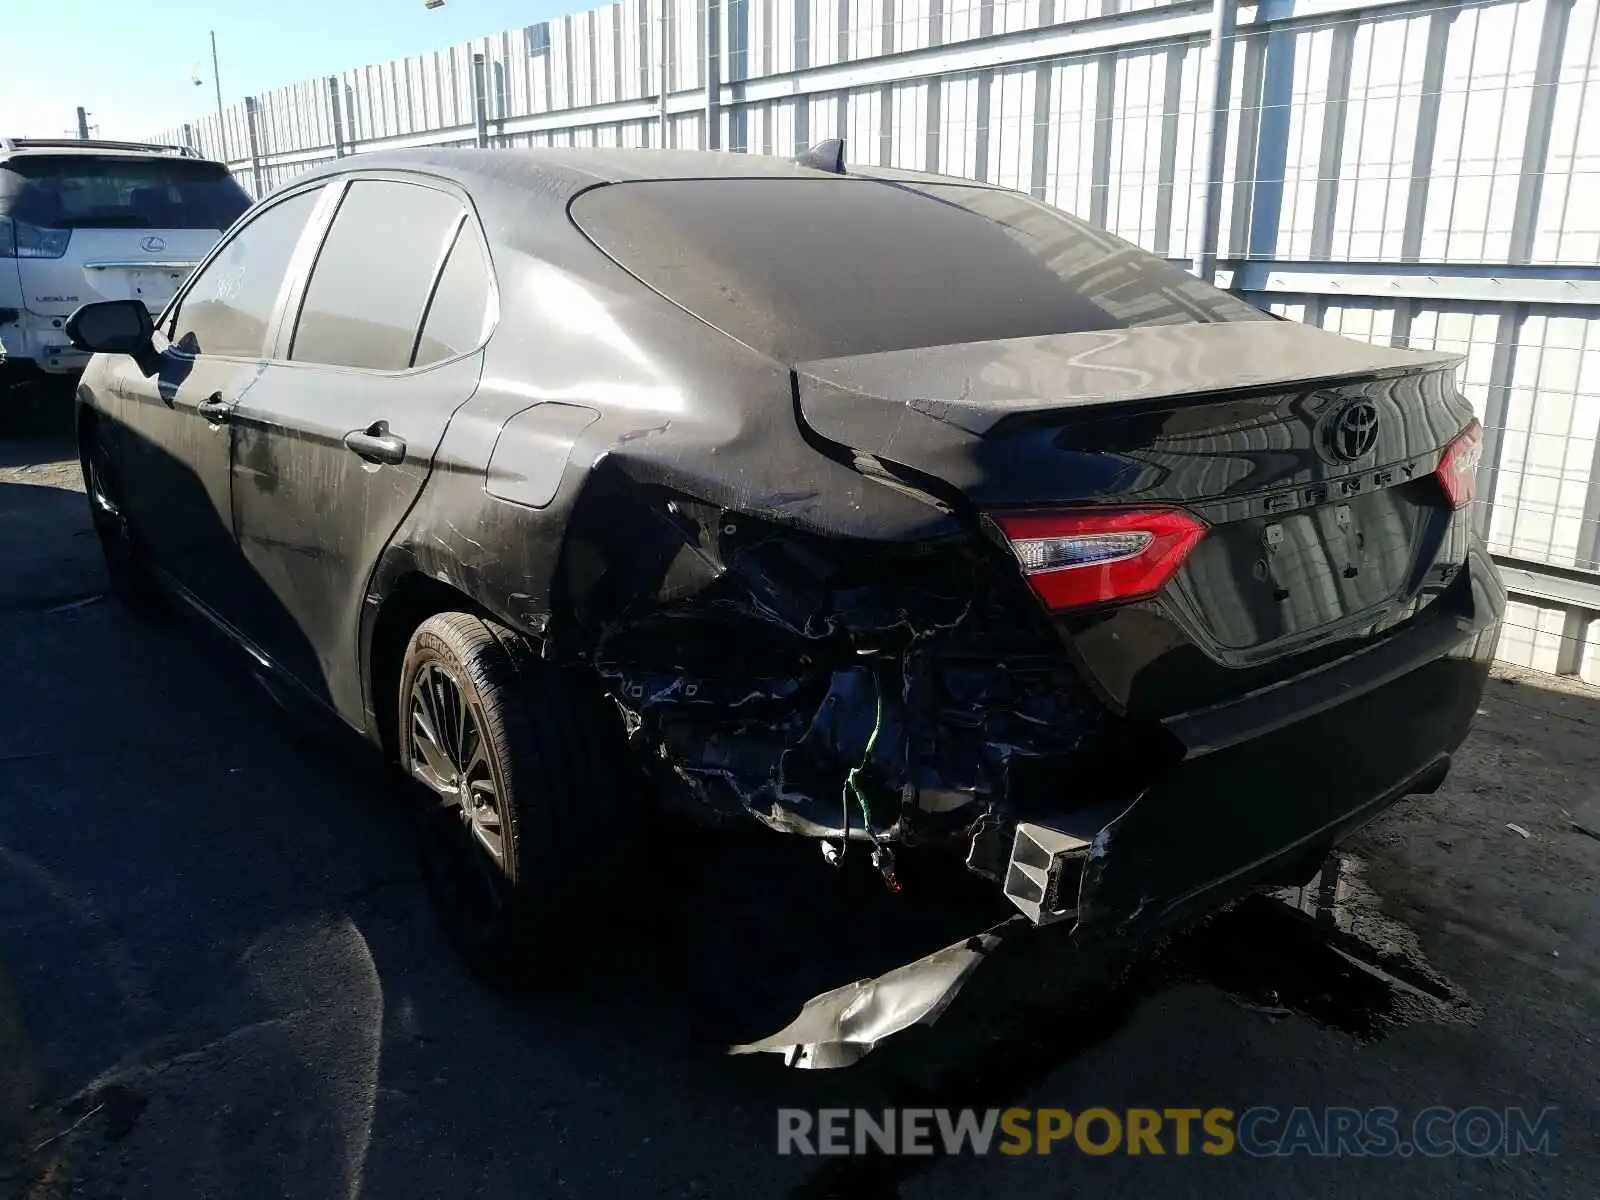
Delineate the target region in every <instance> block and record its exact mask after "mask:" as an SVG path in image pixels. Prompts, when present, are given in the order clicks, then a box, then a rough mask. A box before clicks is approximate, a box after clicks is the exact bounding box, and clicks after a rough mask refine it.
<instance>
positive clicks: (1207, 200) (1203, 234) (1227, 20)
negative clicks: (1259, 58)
mask: <svg viewBox="0 0 1600 1200" xmlns="http://www.w3.org/2000/svg"><path fill="white" fill-rule="evenodd" d="M1237 3H1238V0H1214V3H1213V4H1212V8H1211V111H1210V112H1209V113H1208V114H1207V118H1206V126H1205V127H1206V151H1207V153H1206V173H1205V180H1204V183H1205V194H1204V202H1203V206H1202V209H1201V221H1200V245H1199V246H1198V247H1197V248H1196V249H1195V254H1194V273H1195V274H1196V275H1198V276H1200V278H1201V279H1204V280H1205V281H1206V282H1207V283H1210V282H1212V281H1213V280H1215V279H1216V277H1217V239H1218V238H1219V237H1220V236H1221V233H1222V173H1223V170H1224V167H1225V164H1226V162H1227V157H1228V103H1229V101H1230V100H1231V99H1232V96H1233V39H1234V32H1235V30H1236V29H1237V28H1238V22H1237V17H1238V7H1237Z"/></svg>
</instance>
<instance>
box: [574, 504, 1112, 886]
mask: <svg viewBox="0 0 1600 1200" xmlns="http://www.w3.org/2000/svg"><path fill="white" fill-rule="evenodd" d="M659 507H660V510H661V513H660V517H659V519H658V520H657V521H655V522H654V523H653V524H652V523H648V522H635V523H634V528H635V529H636V530H638V529H640V528H645V529H650V530H652V532H653V533H654V534H655V535H657V536H661V537H663V538H664V540H665V543H666V544H663V545H660V546H658V547H655V548H651V547H649V546H646V545H642V544H638V543H636V544H635V545H634V546H633V550H632V554H631V556H630V561H631V563H632V565H633V566H632V570H633V574H632V576H631V577H630V578H629V579H627V580H626V582H625V583H624V584H623V585H622V586H618V587H616V588H615V589H614V590H613V591H611V592H610V594H609V596H608V597H602V595H601V593H602V590H603V589H602V587H601V586H600V584H599V583H598V582H597V583H596V584H594V585H593V586H592V587H590V588H589V589H588V591H587V592H586V593H581V594H579V595H578V596H577V597H576V598H577V599H578V600H579V603H580V607H582V608H583V609H584V610H586V611H587V612H589V613H590V614H592V626H591V628H592V629H593V640H594V644H595V648H594V651H593V655H592V661H593V662H594V664H595V666H596V667H597V669H598V670H599V673H600V676H601V678H602V679H603V680H604V681H605V683H606V685H607V687H608V688H609V690H610V691H611V693H612V695H613V697H614V698H615V699H616V701H617V703H618V704H619V706H620V707H621V708H622V709H623V711H624V713H625V714H626V717H627V722H628V726H629V728H630V730H631V731H632V732H633V733H634V735H635V736H634V742H635V745H636V747H637V748H638V749H639V750H640V751H641V752H642V754H643V758H644V761H645V762H646V764H647V766H649V767H650V768H651V769H652V771H653V773H654V774H655V775H656V777H657V779H658V781H659V782H660V783H661V784H662V785H663V792H664V793H667V794H668V795H669V796H677V797H681V798H684V799H687V800H689V801H690V804H689V805H688V806H687V807H688V810H689V811H690V812H691V813H693V814H696V815H701V816H710V817H717V816H738V815H744V814H748V815H752V816H754V817H756V818H757V819H758V820H760V821H762V822H763V823H764V824H766V825H768V826H770V827H772V828H774V829H778V830H780V831H783V832H787V833H795V834H799V835H801V836H807V837H822V838H830V839H843V840H844V841H859V840H867V841H871V842H873V843H874V844H881V843H884V842H909V841H913V840H920V841H943V840H947V839H948V840H953V841H954V842H956V843H957V847H958V849H960V851H961V852H962V853H963V854H965V853H966V851H967V849H968V846H967V845H966V844H965V839H970V834H971V831H972V830H973V828H974V826H975V822H978V821H979V820H981V819H983V818H985V817H992V816H995V815H997V814H998V815H1001V816H1002V817H1009V816H1010V815H1011V814H1014V813H1020V812H1023V811H1029V810H1031V809H1041V810H1044V809H1054V808H1057V807H1059V805H1060V803H1061V798H1062V792H1063V790H1064V787H1065V784H1066V782H1067V780H1068V779H1069V776H1068V774H1067V769H1068V765H1069V764H1071V763H1074V762H1078V761H1081V752H1082V751H1083V750H1084V748H1085V746H1086V745H1087V744H1089V743H1090V742H1091V741H1093V740H1095V739H1096V738H1098V737H1099V736H1100V735H1101V733H1102V732H1103V731H1104V730H1105V727H1106V724H1107V721H1108V718H1107V714H1106V713H1105V710H1104V709H1103V707H1102V706H1100V705H1098V704H1097V703H1095V702H1094V701H1093V699H1092V698H1091V697H1090V695H1089V693H1088V691H1087V689H1086V688H1085V686H1084V685H1083V683H1082V681H1081V680H1080V679H1079V678H1078V676H1077V674H1076V672H1075V671H1074V670H1073V668H1072V666H1071V664H1070V662H1068V661H1067V659H1066V656H1065V654H1064V651H1063V648H1062V646H1061V644H1060V641H1059V638H1058V637H1057V636H1056V635H1055V634H1054V632H1053V631H1052V630H1050V629H1049V627H1048V626H1047V624H1046V623H1045V622H1044V621H1043V619H1042V618H1041V616H1040V614H1039V613H1038V611H1037V605H1035V604H1034V603H1033V601H1032V597H1031V596H1030V595H1029V594H1028V592H1027V590H1026V588H1025V587H1024V586H1023V585H1022V584H1021V582H1020V580H1019V579H1018V578H1017V576H1016V573H1015V571H1014V569H1013V566H1012V564H1011V563H1010V561H1009V560H1006V559H1004V558H1003V556H997V555H996V554H995V553H994V552H993V550H994V548H993V547H990V546H988V545H987V544H986V543H984V542H983V541H982V539H976V538H969V539H967V540H965V541H960V542H948V543H941V544H939V545H937V546H934V547H929V546H925V545H923V546H914V547H910V548H907V547H895V546H886V545H883V544H881V543H876V542H872V543H859V544H857V543H849V542H842V541H840V540H839V539H823V538H813V537H807V536H805V535H803V534H800V533H798V532H796V531H794V530H790V529H784V528H781V527H778V526H775V525H773V524H771V523H768V522H764V521H761V520H759V519H757V518H753V517H749V516H747V515H741V514H735V513H731V512H727V511H725V510H718V509H712V508H710V507H708V506H706V505H703V504H698V503H696V502H694V501H692V500H691V499H689V498H687V497H675V498H671V499H667V500H664V501H660V502H659ZM686 562H690V563H692V564H693V566H694V570H692V571H690V570H686V569H680V568H681V567H682V564H684V563H686ZM647 564H654V565H649V566H647ZM618 582H620V581H618ZM985 862H987V860H985Z"/></svg>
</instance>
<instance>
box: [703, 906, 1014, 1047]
mask: <svg viewBox="0 0 1600 1200" xmlns="http://www.w3.org/2000/svg"><path fill="white" fill-rule="evenodd" d="M1016 920H1020V918H1018V919H1014V920H1013V921H1008V922H1006V923H1005V924H1004V925H999V926H996V927H995V928H993V929H990V930H988V931H987V932H985V933H981V934H978V935H976V936H974V937H969V938H964V939H963V940H961V941H959V942H956V943H955V944H953V945H950V946H946V947H945V948H944V949H942V950H936V951H934V952H933V953H932V954H929V955H927V956H925V957H923V958H919V959H917V960H916V961H915V962H911V963H907V964H906V965H905V966H903V967H896V968H895V969H894V970H892V971H888V972H886V973H884V974H882V975H880V976H878V977H877V978H876V979H862V980H857V981H856V982H855V983H851V984H846V985H845V986H844V987H840V988H834V989H833V990H832V991H830V992H824V993H822V995H820V996H815V997H813V998H812V999H810V1000H808V1001H806V1003H805V1005H804V1006H803V1007H802V1008H801V1009H800V1015H799V1016H797V1017H796V1018H795V1019H794V1020H793V1021H791V1022H790V1023H789V1024H788V1025H786V1026H784V1028H783V1029H781V1030H779V1031H778V1032H777V1033H774V1034H772V1035H771V1036H770V1037H765V1038H762V1039H760V1040H759V1041H755V1042H747V1043H745V1044H744V1045H741V1046H734V1047H732V1048H731V1049H730V1050H729V1053H730V1054H781V1055H783V1056H784V1062H785V1063H786V1064H787V1065H789V1066H791V1067H798V1068H802V1069H831V1068H835V1067H848V1066H850V1065H852V1064H853V1063H856V1062H859V1061H860V1060H861V1059H862V1058H865V1057H866V1056H867V1055H868V1054H870V1053H871V1052H872V1051H873V1049H874V1048H875V1047H876V1046H877V1045H878V1043H879V1042H881V1041H883V1040H884V1039H885V1038H889V1037H892V1036H893V1035H895V1034H897V1033H902V1032H904V1031H905V1030H907V1029H910V1028H911V1027H912V1026H913V1025H932V1024H933V1023H934V1022H935V1021H937V1020H938V1019H939V1017H940V1016H941V1015H943V1013H944V1011H945V1010H946V1009H947V1008H949V1007H950V1003H951V1001H953V1000H954V999H955V998H956V994H957V993H958V992H960V991H961V989H962V987H963V986H964V985H965V984H966V982H967V980H968V979H969V978H971V976H972V973H973V972H974V971H976V970H977V969H978V967H979V966H980V965H982V964H983V963H984V962H985V961H986V960H987V959H988V958H989V956H990V955H992V954H993V953H994V952H995V950H997V949H998V948H999V947H1000V945H1001V943H1002V941H1003V940H1004V936H1003V933H1002V931H1003V930H1004V929H1005V928H1006V927H1007V926H1010V925H1013V924H1014V923H1015V921H1016Z"/></svg>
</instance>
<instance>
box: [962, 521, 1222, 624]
mask: <svg viewBox="0 0 1600 1200" xmlns="http://www.w3.org/2000/svg"><path fill="white" fill-rule="evenodd" d="M991 519H992V520H993V521H994V523H995V524H996V525H997V526H999V528H1000V531H1001V532H1002V533H1004V534H1005V536H1006V540H1007V541H1008V542H1009V543H1010V544H1011V552H1012V553H1013V554H1015V555H1016V556H1017V562H1018V563H1019V564H1020V565H1021V567H1022V573H1023V574H1024V575H1025V576H1027V579H1028V586H1030V587H1031V588H1033V590H1034V593H1035V594H1036V595H1037V596H1038V597H1039V599H1040V600H1043V601H1044V603H1045V606H1046V607H1047V608H1051V609H1061V608H1077V607H1079V606H1081V605H1085V604H1107V603H1110V602H1113V601H1123V600H1136V599H1138V598H1139V597H1141V596H1148V595H1151V594H1152V593H1154V592H1158V591H1160V590H1161V588H1162V587H1163V586H1164V585H1165V584H1166V582H1167V580H1169V579H1171V578H1172V576H1173V574H1174V572H1176V571H1177V569H1178V568H1179V567H1180V566H1182V565H1183V560H1184V559H1185V558H1187V557H1188V556H1189V552H1190V551H1191V550H1193V549H1194V548H1195V546H1196V545H1197V544H1198V543H1199V541H1200V539H1201V538H1203V537H1205V534H1206V527H1205V525H1204V523H1202V522H1201V521H1200V520H1198V519H1197V518H1195V517H1191V516H1190V515H1189V514H1188V513H1186V512H1179V511H1177V510H1176V509H1154V510H1151V509H1145V510H1138V511H1132V512H1130V511H1127V510H1123V511H1120V512H1077V513H1018V514H1015V515H1000V514H994V515H992V517H991Z"/></svg>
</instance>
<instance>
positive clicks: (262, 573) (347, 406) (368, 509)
mask: <svg viewBox="0 0 1600 1200" xmlns="http://www.w3.org/2000/svg"><path fill="white" fill-rule="evenodd" d="M333 186H335V187H339V186H343V185H339V184H335V185H333ZM489 291H490V286H489V271H488V262H487V257H486V255H485V253H484V250H483V244H482V242H481V235H480V233H479V230H478V228H477V226H476V223H475V222H474V221H472V220H471V219H470V218H469V216H468V214H467V211H466V208H465V206H464V204H463V202H462V200H461V199H460V198H459V197H458V196H457V195H456V194H455V193H454V192H451V191H448V190H442V189H441V188H439V187H435V186H431V185H429V184H428V183H427V182H426V181H418V182H402V181H401V180H399V179H395V178H393V177H390V178H379V179H366V178H357V179H355V180H353V181H352V182H351V183H349V184H348V185H347V187H346V190H345V192H344V195H343V197H342V198H341V199H339V201H338V207H337V209H336V211H335V213H334V216H333V221H332V225H331V226H330V227H329V230H328V233H327V236H326V238H325V240H324V242H323V245H322V247H321V249H320V251H319V252H318V253H317V256H316V260H315V265H314V266H313V267H312V268H311V272H310V276H309V279H308V281H307V283H306V286H305V292H304V298H303V300H301V301H300V302H299V304H298V306H297V311H298V318H297V320H296V321H294V322H289V321H285V322H284V325H283V328H282V330H281V332H280V341H279V351H280V353H279V358H280V359H281V360H282V361H279V362H277V363H275V364H274V365H273V366H272V367H271V368H270V369H269V370H268V372H267V373H266V376H265V378H264V379H263V380H262V382H261V383H260V384H259V385H257V386H255V387H252V388H250V389H248V390H247V391H246V392H245V393H244V394H243V396H242V397H241V398H240V400H239V404H238V406H237V408H236V409H235V411H234V414H233V422H232V427H233V431H234V459H233V471H234V479H233V508H234V526H235V530H236V533H237V536H238V539H239V546H240V549H241V552H242V554H243V556H244V558H245V560H246V562H247V563H248V564H249V566H250V568H251V571H252V573H253V574H254V575H256V576H257V577H259V578H260V579H261V580H262V581H263V582H264V583H265V585H266V586H267V588H268V589H270V591H271V593H272V595H273V596H274V597H275V598H276V601H277V603H275V604H273V605H270V606H261V607H258V608H256V609H255V610H254V611H253V612H252V613H251V614H250V616H251V620H252V622H253V624H252V625H251V626H250V627H249V628H247V629H246V630H245V632H246V633H247V635H248V636H249V637H250V638H251V640H252V641H255V642H256V643H257V644H258V645H259V646H260V647H261V648H262V649H263V650H264V651H266V653H267V654H268V655H269V656H271V657H272V658H273V659H274V660H275V661H276V662H277V663H278V664H279V665H280V666H282V667H284V668H285V669H286V670H288V671H289V672H290V673H291V674H292V675H294V676H295V677H296V679H297V680H298V681H299V682H300V683H302V684H303V685H304V686H306V687H307V688H308V689H310V690H311V691H312V692H313V693H314V694H316V695H317V696H318V698H320V699H323V700H325V701H327V702H328V703H330V704H331V706H332V707H333V708H334V709H335V710H336V711H337V712H339V713H340V714H341V715H343V716H344V717H345V718H346V719H347V720H349V721H351V722H352V723H354V724H357V725H359V724H360V722H361V718H362V696H361V685H360V676H359V673H358V661H359V657H358V650H357V630H358V628H359V625H360V619H361V606H362V603H363V601H364V599H365V596H366V590H367V585H368V581H369V580H370V578H371V575H372V571H373V569H374V567H375V565H376V563H377V560H378V557H379V555H380V554H381V553H382V551H383V548H384V546H385V545H386V544H387V543H388V541H389V539H390V538H391V537H392V536H393V534H394V531H395V529H396V528H397V527H398V526H399V524H400V522H401V520H402V519H403V518H404V516H405V514H406V512H407V510H408V509H410V507H411V505H412V503H413V502H414V501H415V500H416V498H417V495H418V493H419V492H420V491H421V489H422V486H423V483H424V482H425V481H426V479H427V476H428V472H429V470H430V469H431V467H432V463H433V456H434V452H435V450H436V449H437V448H438V445H439V443H440V441H441V439H442V438H443V436H444V431H445V426H446V425H447V424H448V423H449V421H450V417H451V414H452V413H454V412H455V410H456V409H457V408H459V407H460V406H461V405H462V404H463V403H464V402H465V401H466V400H467V399H469V398H470V397H471V395H472V393H473V391H474V390H475V389H476V387H477V384H478V375H479V369H480V364H481V357H482V356H481V354H479V353H477V351H478V350H479V349H480V348H481V345H482V342H483V336H484V332H485V328H486V323H487V314H488V311H489V302H488V300H489Z"/></svg>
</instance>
